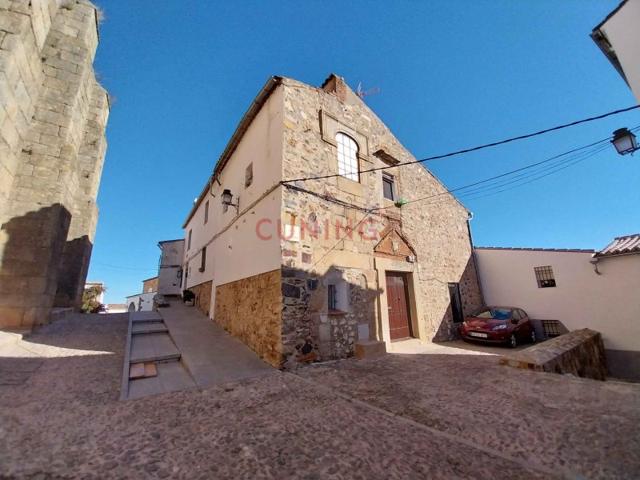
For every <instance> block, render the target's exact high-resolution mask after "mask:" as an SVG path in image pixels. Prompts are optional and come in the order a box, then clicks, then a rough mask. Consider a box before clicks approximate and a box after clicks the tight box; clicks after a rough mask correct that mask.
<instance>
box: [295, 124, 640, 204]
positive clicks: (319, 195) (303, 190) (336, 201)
mask: <svg viewBox="0 0 640 480" xmlns="http://www.w3.org/2000/svg"><path fill="white" fill-rule="evenodd" d="M636 128H640V127H636ZM608 141H609V139H608V138H605V139H602V140H598V141H597V142H593V143H589V144H587V145H583V146H581V147H576V148H573V149H571V150H568V151H566V152H563V153H560V154H557V155H554V156H552V157H549V158H547V159H545V160H541V161H539V162H534V163H531V164H528V165H525V166H523V167H519V168H516V169H514V170H510V171H508V172H503V173H501V174H498V175H494V176H492V177H489V178H485V179H483V180H479V181H476V182H473V183H470V184H467V185H462V186H459V187H456V188H452V189H447V190H444V191H442V192H439V193H436V194H433V195H428V196H426V197H420V198H416V199H413V200H409V201H407V202H405V203H404V205H408V204H412V203H417V202H421V201H424V200H430V199H432V198H436V197H440V196H443V195H449V194H453V193H455V192H460V191H463V190H466V189H469V188H471V187H475V186H478V185H482V184H485V183H488V182H492V181H495V180H497V179H501V178H504V177H508V176H510V175H513V174H514V173H518V172H523V171H526V170H529V169H532V168H535V167H538V166H540V165H544V164H547V163H549V162H553V161H556V160H558V159H559V158H563V157H566V156H567V155H572V154H575V153H577V152H582V153H581V155H584V154H585V153H587V154H588V153H591V150H589V151H587V152H583V150H586V149H589V148H591V147H594V146H597V148H603V147H605V146H607V147H608ZM605 143H607V145H604V144H605ZM577 156H578V155H575V156H570V157H569V158H567V159H563V160H562V162H568V161H570V160H572V159H574V158H576V157H577ZM562 162H560V163H562ZM555 165H556V164H552V165H551V166H552V167H553V166H555ZM542 170H543V169H542ZM542 170H540V171H542ZM540 171H538V172H537V173H539V172H540ZM522 175H523V174H521V176H522ZM524 175H530V173H527V174H524ZM516 177H517V176H516ZM516 179H517V180H519V179H518V178H516ZM510 181H513V180H512V179H510ZM283 186H284V187H285V188H287V189H289V190H293V191H297V192H301V193H306V194H309V195H312V196H314V197H316V198H320V199H322V200H325V201H327V202H331V203H334V204H336V205H340V206H343V207H346V208H351V209H353V210H359V211H362V212H365V213H369V214H373V213H374V212H377V211H380V210H386V209H388V208H392V207H395V205H389V206H386V207H371V208H367V207H363V206H361V205H356V204H354V203H350V202H346V201H344V200H340V199H338V198H335V197H333V196H332V195H329V194H323V193H318V192H314V191H312V190H309V189H306V188H304V187H300V186H297V185H291V184H288V183H284V184H283ZM499 186H501V185H499ZM484 188H494V187H493V186H491V185H483V186H482V187H480V188H479V189H478V190H477V191H472V192H462V193H461V194H460V195H461V196H463V195H465V194H468V193H479V192H480V191H481V190H482V189H484Z"/></svg>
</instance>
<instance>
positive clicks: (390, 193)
mask: <svg viewBox="0 0 640 480" xmlns="http://www.w3.org/2000/svg"><path fill="white" fill-rule="evenodd" d="M382 195H383V196H384V198H386V199H387V200H392V201H393V200H395V199H396V185H395V179H394V178H393V175H389V174H388V173H383V174H382Z"/></svg>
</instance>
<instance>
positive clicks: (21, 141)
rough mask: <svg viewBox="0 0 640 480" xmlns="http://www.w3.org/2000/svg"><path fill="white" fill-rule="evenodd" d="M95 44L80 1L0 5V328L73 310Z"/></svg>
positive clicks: (83, 246) (80, 282)
mask: <svg viewBox="0 0 640 480" xmlns="http://www.w3.org/2000/svg"><path fill="white" fill-rule="evenodd" d="M98 39H99V37H98V11H97V10H96V8H95V6H94V5H93V4H91V3H90V2H88V1H86V0H3V1H1V2H0V328H2V327H5V328H6V327H9V328H10V327H20V328H25V327H27V328H29V327H31V326H33V325H38V324H42V323H45V322H46V321H47V320H48V317H49V313H50V311H51V309H52V307H54V306H60V307H78V306H79V304H80V302H81V297H82V291H83V287H84V282H85V279H86V275H87V270H88V266H89V259H90V256H91V249H92V245H93V237H94V234H95V229H96V222H97V217H98V209H97V206H96V196H97V193H98V186H99V183H100V176H101V174H102V165H103V161H104V155H105V151H106V140H105V126H106V123H107V118H108V114H109V101H108V97H107V93H106V91H105V89H104V88H102V86H100V84H99V83H98V82H97V81H96V77H95V73H94V70H93V59H94V56H95V52H96V48H97V46H98Z"/></svg>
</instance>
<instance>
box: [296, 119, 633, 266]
mask: <svg viewBox="0 0 640 480" xmlns="http://www.w3.org/2000/svg"><path fill="white" fill-rule="evenodd" d="M638 129H640V126H638V127H635V128H633V129H632V131H636V130H638ZM608 141H609V139H608V138H605V139H602V140H599V141H597V142H593V143H590V144H588V145H584V146H582V147H577V148H574V149H571V150H569V151H567V152H564V153H561V154H558V155H554V156H553V157H550V158H547V159H545V160H542V161H540V162H535V163H532V164H529V165H525V166H524V167H520V168H517V169H515V170H511V171H509V172H505V173H502V174H499V175H495V176H493V177H490V178H488V179H484V180H480V181H478V182H474V183H471V184H468V185H464V186H461V187H456V188H454V189H451V190H447V191H444V192H440V193H438V194H434V195H430V196H428V197H422V198H417V199H414V200H410V201H409V202H407V203H405V204H404V205H407V204H411V203H418V202H421V201H424V200H429V199H433V198H435V197H440V196H442V195H446V194H451V193H452V192H454V191H460V190H463V189H466V188H470V187H473V186H477V185H480V184H482V183H486V182H490V181H494V180H496V179H500V178H504V177H506V176H508V175H511V174H513V173H517V172H521V171H523V170H527V169H530V168H534V167H537V166H540V165H543V164H545V163H548V162H551V161H553V160H557V159H558V158H562V157H565V156H567V155H570V154H572V153H576V155H574V156H572V157H569V158H568V159H563V160H562V161H561V162H556V163H555V164H552V165H548V166H546V167H545V168H542V169H539V170H537V171H535V172H531V173H526V174H520V175H519V177H524V178H515V180H514V179H513V178H512V179H510V180H509V181H507V182H505V183H504V184H501V185H485V186H483V187H481V188H480V189H478V190H476V191H471V192H463V193H462V194H461V196H466V195H469V197H470V198H473V199H475V198H482V197H484V196H489V195H495V194H498V193H502V192H504V191H507V190H512V189H514V188H518V187H520V186H523V185H526V184H528V183H532V182H534V181H537V180H540V179H542V178H544V177H547V176H549V175H552V174H554V173H557V172H559V171H561V170H564V169H566V168H569V167H571V166H573V165H576V164H577V163H580V162H583V161H585V160H587V159H589V158H591V157H593V156H594V155H597V154H598V153H601V152H602V151H604V150H605V149H607V148H609V145H608ZM591 147H596V148H592V149H591V150H588V151H586V152H585V151H583V150H586V149H588V148H591ZM578 152H581V153H578ZM548 170H549V171H548ZM545 171H547V173H544V174H543V175H540V173H542V172H545ZM514 182H521V183H519V184H518V185H512V186H510V187H507V188H505V189H502V190H494V189H495V188H496V187H500V186H505V185H508V184H510V183H514ZM284 186H285V187H286V188H290V189H292V190H296V191H300V192H304V193H310V194H312V195H315V196H318V197H320V198H323V199H325V200H327V201H335V200H336V199H334V198H333V197H331V196H329V195H323V194H317V193H316V192H312V191H310V190H306V189H304V188H302V187H297V186H295V187H294V186H292V185H287V184H284ZM478 194H481V195H478ZM482 194H484V195H482ZM474 195H476V196H474ZM336 203H337V202H336ZM339 203H340V204H341V205H343V206H350V207H351V208H355V209H357V210H361V211H365V214H364V216H363V217H362V218H361V219H360V220H359V221H358V223H356V224H355V225H354V226H353V227H350V228H349V230H348V231H347V232H346V233H345V235H344V236H342V237H341V238H339V239H338V240H337V241H336V242H335V243H334V244H333V245H332V246H331V247H330V248H329V250H327V251H326V252H325V253H324V254H323V255H322V256H321V257H320V258H319V259H318V260H316V261H315V262H314V263H313V264H312V268H313V267H315V266H316V265H318V264H319V263H320V262H321V261H322V260H324V259H325V258H326V257H327V255H329V254H330V253H331V252H332V251H333V250H335V249H336V247H337V246H338V245H339V244H340V243H341V242H342V241H344V239H345V238H346V237H347V236H348V235H351V234H352V233H353V232H354V231H356V230H357V229H358V227H359V226H360V225H361V224H362V223H363V222H364V221H365V220H366V219H367V218H369V216H370V215H371V214H373V213H374V212H376V211H380V210H384V209H387V208H390V206H389V207H377V208H373V209H366V208H364V207H361V206H359V205H354V204H347V202H342V201H340V202H339ZM432 203H436V202H429V203H428V204H432Z"/></svg>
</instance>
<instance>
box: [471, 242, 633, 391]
mask: <svg viewBox="0 0 640 480" xmlns="http://www.w3.org/2000/svg"><path fill="white" fill-rule="evenodd" d="M476 260H477V265H478V272H479V275H480V281H481V284H482V290H483V293H484V298H485V301H486V303H487V304H488V305H513V306H518V307H521V308H523V309H524V310H525V311H526V312H527V313H528V314H529V315H530V316H531V318H534V319H538V320H558V321H560V322H561V323H562V324H563V325H564V326H565V327H566V328H567V329H568V330H575V329H579V328H591V329H593V330H597V331H599V332H601V333H602V338H603V341H604V346H605V349H606V351H607V361H608V363H609V370H610V372H611V374H612V375H614V376H617V377H621V378H635V379H640V293H639V292H640V234H637V235H628V236H624V237H618V238H616V239H614V241H613V242H611V243H610V244H609V245H608V246H607V247H605V248H604V249H603V250H601V251H599V252H596V251H594V250H554V249H533V248H495V247H489V248H482V247H479V248H476Z"/></svg>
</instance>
